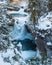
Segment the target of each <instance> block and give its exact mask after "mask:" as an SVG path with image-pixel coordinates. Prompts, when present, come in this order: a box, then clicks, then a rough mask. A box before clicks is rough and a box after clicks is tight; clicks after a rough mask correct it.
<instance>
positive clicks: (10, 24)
mask: <svg viewBox="0 0 52 65" xmlns="http://www.w3.org/2000/svg"><path fill="white" fill-rule="evenodd" d="M14 22H15V20H14V19H12V20H11V21H10V22H8V23H7V24H8V25H9V26H14Z"/></svg>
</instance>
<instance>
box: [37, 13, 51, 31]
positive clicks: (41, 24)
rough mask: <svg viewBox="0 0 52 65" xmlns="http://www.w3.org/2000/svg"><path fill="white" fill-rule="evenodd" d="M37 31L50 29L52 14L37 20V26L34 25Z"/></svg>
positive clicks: (46, 14)
mask: <svg viewBox="0 0 52 65" xmlns="http://www.w3.org/2000/svg"><path fill="white" fill-rule="evenodd" d="M36 27H37V28H38V29H41V30H47V29H50V28H52V12H48V13H45V14H44V15H43V16H41V17H40V18H39V19H38V24H37V25H36Z"/></svg>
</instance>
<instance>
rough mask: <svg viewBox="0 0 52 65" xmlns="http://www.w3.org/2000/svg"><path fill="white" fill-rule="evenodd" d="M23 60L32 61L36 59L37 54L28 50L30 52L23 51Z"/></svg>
mask: <svg viewBox="0 0 52 65" xmlns="http://www.w3.org/2000/svg"><path fill="white" fill-rule="evenodd" d="M21 54H22V58H23V59H24V60H28V59H32V58H35V57H36V54H37V52H36V51H32V50H28V51H22V52H21Z"/></svg>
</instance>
